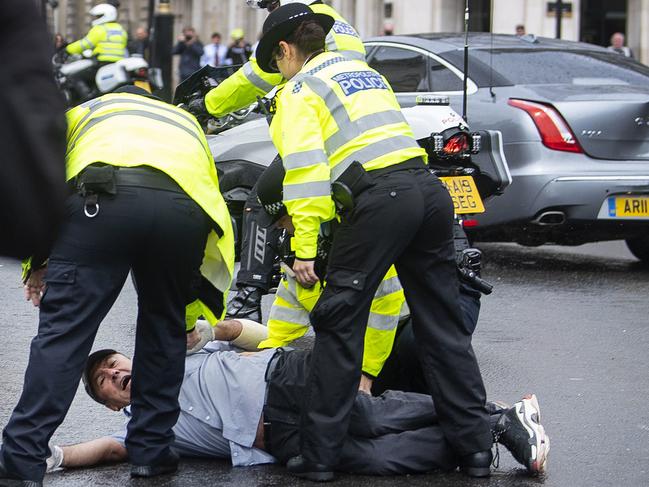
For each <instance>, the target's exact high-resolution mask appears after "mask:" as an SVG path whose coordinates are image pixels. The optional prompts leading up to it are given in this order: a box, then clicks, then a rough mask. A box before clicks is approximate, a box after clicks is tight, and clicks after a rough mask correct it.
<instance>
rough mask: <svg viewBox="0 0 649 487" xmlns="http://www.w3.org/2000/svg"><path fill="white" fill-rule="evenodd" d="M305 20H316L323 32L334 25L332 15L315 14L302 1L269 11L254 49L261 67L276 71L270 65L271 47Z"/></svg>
mask: <svg viewBox="0 0 649 487" xmlns="http://www.w3.org/2000/svg"><path fill="white" fill-rule="evenodd" d="M307 20H313V21H315V22H317V23H318V24H319V25H320V27H322V29H323V30H324V31H325V34H326V33H327V32H329V31H330V30H331V27H332V26H333V25H334V19H333V17H331V16H330V15H326V14H317V13H315V12H313V10H311V9H310V8H309V7H308V6H307V5H304V4H302V3H289V4H288V5H284V6H282V7H280V8H278V9H277V10H273V11H272V12H271V13H270V15H269V16H268V18H267V19H266V21H265V22H264V27H263V28H262V32H263V35H262V38H261V40H260V41H259V44H258V45H257V50H256V51H255V56H256V58H257V63H258V64H259V67H260V68H261V69H263V70H264V71H266V72H267V73H276V72H277V70H275V69H272V68H271V67H270V61H271V58H272V55H273V49H274V48H275V46H277V45H278V44H279V41H282V40H285V39H286V38H287V37H288V36H289V35H291V34H292V33H293V32H294V31H295V30H296V29H297V28H298V26H299V25H300V24H301V23H302V22H306V21H307Z"/></svg>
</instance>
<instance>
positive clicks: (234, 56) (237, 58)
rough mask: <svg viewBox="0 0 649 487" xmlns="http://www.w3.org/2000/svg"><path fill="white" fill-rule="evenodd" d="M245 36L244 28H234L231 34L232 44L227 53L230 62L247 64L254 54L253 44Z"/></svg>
mask: <svg viewBox="0 0 649 487" xmlns="http://www.w3.org/2000/svg"><path fill="white" fill-rule="evenodd" d="M245 36H246V35H245V32H244V31H243V29H234V30H233V31H232V33H231V34H230V37H231V38H232V44H230V47H229V49H228V52H227V54H226V58H227V59H228V60H229V61H230V64H234V65H237V64H246V63H247V62H248V59H250V56H252V46H251V45H250V43H249V42H248V41H246V39H245Z"/></svg>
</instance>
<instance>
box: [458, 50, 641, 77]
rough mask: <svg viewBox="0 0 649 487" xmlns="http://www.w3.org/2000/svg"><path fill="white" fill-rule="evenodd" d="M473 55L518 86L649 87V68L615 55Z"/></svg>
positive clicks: (482, 52)
mask: <svg viewBox="0 0 649 487" xmlns="http://www.w3.org/2000/svg"><path fill="white" fill-rule="evenodd" d="M471 55H472V57H475V58H477V59H478V60H479V61H481V62H482V63H484V64H485V65H487V66H489V65H491V66H493V69H494V71H496V72H497V73H499V74H500V75H501V76H503V77H504V78H507V79H508V80H509V81H510V82H511V83H512V84H517V85H538V84H576V85H578V84H581V85H593V84H597V85H619V84H621V85H640V86H647V84H648V83H649V68H648V67H647V66H644V65H642V64H639V63H637V62H635V61H633V60H631V59H629V58H626V57H624V56H622V55H621V54H617V53H614V52H611V53H607V52H596V51H557V50H549V49H548V50H540V49H539V50H536V49H534V50H532V49H525V50H500V49H498V50H494V51H493V52H490V51H489V50H482V49H476V50H473V51H472V52H471Z"/></svg>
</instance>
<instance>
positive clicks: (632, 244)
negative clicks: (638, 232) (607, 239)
mask: <svg viewBox="0 0 649 487" xmlns="http://www.w3.org/2000/svg"><path fill="white" fill-rule="evenodd" d="M626 246H627V247H628V248H629V250H630V251H631V253H632V254H633V255H634V256H635V257H637V258H638V259H640V260H641V261H643V262H646V263H649V235H645V236H642V237H634V238H627V239H626Z"/></svg>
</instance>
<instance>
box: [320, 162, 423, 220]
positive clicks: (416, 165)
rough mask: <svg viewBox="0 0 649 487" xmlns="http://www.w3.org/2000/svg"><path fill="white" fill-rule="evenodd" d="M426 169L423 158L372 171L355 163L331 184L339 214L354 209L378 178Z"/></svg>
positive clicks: (332, 194)
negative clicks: (356, 202)
mask: <svg viewBox="0 0 649 487" xmlns="http://www.w3.org/2000/svg"><path fill="white" fill-rule="evenodd" d="M425 168H426V164H425V163H424V161H423V159H422V158H421V157H414V158H412V159H408V160H407V161H404V162H400V163H399V164H394V165H392V166H388V167H384V168H382V169H374V170H372V171H366V170H365V168H364V167H363V165H362V164H361V163H360V162H358V161H354V162H352V163H351V164H350V165H349V167H348V168H347V169H345V172H343V173H342V174H341V175H340V176H339V177H338V179H336V180H335V181H334V182H333V183H332V184H331V197H332V199H333V200H334V203H335V204H336V209H337V210H338V212H339V213H344V212H347V211H350V210H351V209H353V208H354V205H355V198H356V197H357V196H358V195H360V194H361V193H362V192H363V191H365V190H366V189H368V188H371V187H372V186H374V185H376V181H375V179H376V178H378V177H380V176H383V175H385V174H390V173H393V172H397V171H405V170H407V169H425Z"/></svg>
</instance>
